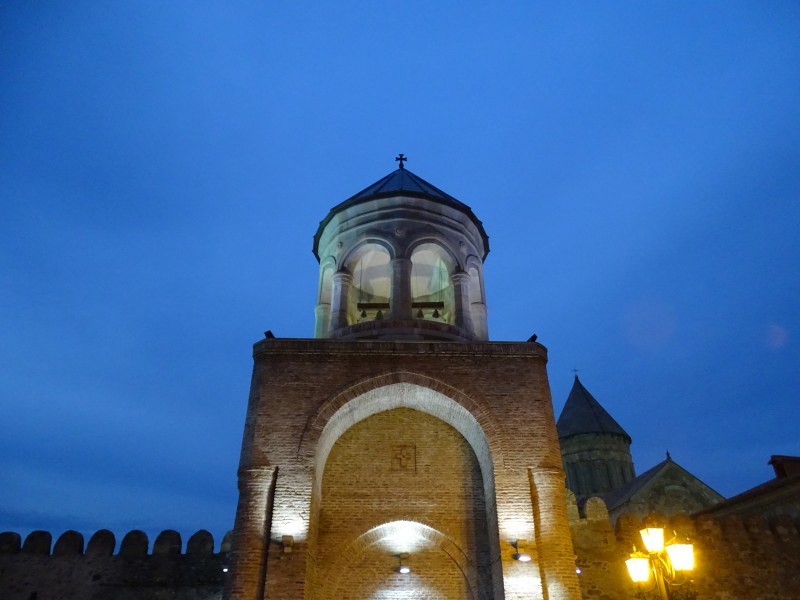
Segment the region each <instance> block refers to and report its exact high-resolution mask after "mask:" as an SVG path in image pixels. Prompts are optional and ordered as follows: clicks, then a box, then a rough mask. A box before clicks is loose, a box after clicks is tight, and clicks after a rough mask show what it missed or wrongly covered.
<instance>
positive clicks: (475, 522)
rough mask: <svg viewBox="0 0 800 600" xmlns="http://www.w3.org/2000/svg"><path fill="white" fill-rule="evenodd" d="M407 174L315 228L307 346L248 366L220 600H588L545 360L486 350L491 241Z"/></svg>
mask: <svg viewBox="0 0 800 600" xmlns="http://www.w3.org/2000/svg"><path fill="white" fill-rule="evenodd" d="M405 160H406V159H405V157H404V156H403V155H402V154H401V155H400V156H398V157H397V161H398V162H399V163H400V164H399V168H397V169H396V170H394V171H393V172H391V173H390V174H388V175H387V176H386V177H384V178H382V179H380V180H379V181H377V182H375V183H374V184H372V185H370V186H368V187H367V188H365V189H364V190H362V191H361V192H359V193H357V194H355V195H354V196H352V197H350V198H349V199H347V200H345V201H344V202H342V203H340V204H338V205H336V206H335V207H334V208H333V209H332V210H331V211H330V212H329V214H328V215H327V216H326V217H325V219H323V221H322V222H321V223H320V225H319V228H318V229H317V232H316V235H315V236H314V245H313V251H314V254H315V256H316V258H317V259H318V260H319V264H320V270H319V287H318V294H317V300H316V306H315V317H316V319H315V336H314V338H312V339H288V338H280V337H274V336H271V335H270V336H268V337H267V338H265V339H263V340H261V341H259V342H257V343H256V344H255V345H254V347H253V358H254V366H253V378H252V384H251V391H250V399H249V402H248V407H247V417H246V420H245V428H244V436H243V441H242V452H241V459H240V464H239V471H238V482H239V504H238V507H237V513H236V522H235V526H234V534H233V542H232V550H231V569H230V579H229V582H228V585H227V589H226V596H225V597H226V598H230V599H236V600H263V599H270V600H272V599H286V600H301V599H302V600H327V599H336V600H364V599H374V600H388V599H398V600H400V599H405V598H418V597H419V598H426V599H432V600H457V599H458V600H460V599H465V600H466V599H470V600H503V599H508V600H512V599H513V600H516V599H520V600H521V599H523V598H526V599H528V598H539V599H542V600H544V599H545V598H546V599H548V600H578V599H579V598H580V597H581V596H580V587H579V584H578V580H577V577H576V574H575V564H574V552H573V548H572V540H571V538H570V531H569V524H568V520H567V514H566V503H565V486H564V471H563V468H562V465H561V455H560V451H559V446H558V438H557V433H556V426H555V418H554V416H553V407H552V402H551V398H550V388H549V384H548V381H547V372H546V368H545V366H546V362H547V350H546V349H545V348H544V346H542V345H541V344H538V343H536V342H535V341H528V342H490V341H489V340H488V327H487V310H486V299H485V291H484V282H483V264H484V260H485V258H486V256H487V254H488V252H489V244H488V237H487V235H486V232H485V231H484V228H483V224H482V223H481V222H480V221H479V220H478V218H477V217H476V216H475V215H474V214H473V212H472V210H471V209H470V208H469V207H468V206H467V205H466V204H463V203H462V202H460V201H459V200H456V199H455V198H453V197H452V196H450V195H449V194H447V193H445V192H443V191H442V190H440V189H439V188H437V187H435V186H433V185H431V184H430V183H428V182H427V181H425V180H424V179H422V178H421V177H419V176H417V175H415V174H413V173H412V172H411V171H409V170H408V169H406V168H405V165H404V162H405Z"/></svg>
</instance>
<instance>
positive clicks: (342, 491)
mask: <svg viewBox="0 0 800 600" xmlns="http://www.w3.org/2000/svg"><path fill="white" fill-rule="evenodd" d="M312 487H313V491H312V505H311V514H310V517H311V518H310V522H309V526H310V527H309V542H310V544H311V550H312V554H313V555H314V556H315V557H316V558H315V561H314V562H315V566H314V570H315V573H314V577H313V578H311V579H313V580H314V581H315V583H314V590H313V591H311V593H310V597H314V598H327V597H336V598H344V597H345V596H346V594H345V596H342V595H341V594H342V593H343V592H341V591H340V590H334V589H333V588H332V587H331V581H332V580H333V578H335V577H339V575H338V574H337V573H335V572H333V571H331V569H330V566H329V565H332V564H336V561H337V557H339V556H340V555H342V556H343V555H344V554H343V553H344V552H345V550H344V549H345V548H348V547H349V546H350V544H352V543H354V542H353V540H354V539H355V538H358V536H360V535H362V534H363V532H365V531H372V530H373V529H375V528H377V527H383V525H385V524H386V521H390V522H397V521H414V522H425V523H428V524H429V525H426V526H427V527H432V528H435V529H436V530H438V531H440V533H441V535H443V536H445V537H447V538H448V539H451V541H452V544H453V545H454V547H455V548H458V549H459V552H460V553H461V554H462V555H463V556H464V563H463V564H461V565H460V566H459V565H454V564H452V558H448V556H449V555H447V556H444V555H442V556H439V555H440V554H442V552H443V550H442V549H441V547H436V548H429V547H428V546H427V545H426V544H427V542H425V540H427V539H428V538H426V537H425V536H424V535H422V534H420V533H419V529H418V528H417V529H414V528H412V529H411V530H409V531H411V533H412V534H413V535H410V536H409V535H406V537H405V538H403V536H402V535H400V534H399V532H398V529H397V528H396V527H395V528H394V529H392V528H386V527H384V528H383V529H381V530H380V531H381V532H382V534H381V536H382V537H379V538H376V537H374V536H373V537H372V538H370V539H371V540H372V542H371V545H370V547H371V548H372V549H371V550H369V552H368V553H367V554H368V556H367V555H366V554H365V555H364V556H362V557H361V558H359V561H361V562H359V563H358V566H357V571H358V572H359V573H361V574H362V576H364V577H366V574H370V575H369V577H371V578H372V581H373V583H372V584H371V585H373V587H372V588H370V589H369V590H367V589H361V588H359V589H361V591H360V592H359V593H360V594H367V595H362V596H361V597H375V598H378V597H381V596H380V595H375V594H377V591H379V590H380V589H384V587H385V585H388V584H390V583H391V581H392V577H394V575H396V573H394V572H393V571H391V569H389V568H387V564H389V563H391V562H392V561H395V560H398V559H397V557H396V555H397V554H399V553H401V552H408V553H410V554H411V553H413V552H417V553H419V552H423V551H424V552H429V553H432V554H428V555H426V556H427V559H426V560H427V561H428V563H427V564H429V565H431V569H430V570H428V571H427V575H425V577H423V575H422V574H421V573H418V574H417V575H416V577H418V579H417V580H416V584H415V585H416V587H413V589H414V590H416V591H415V593H417V592H420V590H423V589H426V590H428V587H430V585H431V581H433V580H431V579H430V577H433V578H434V580H435V579H436V578H442V577H443V578H444V579H443V581H445V580H448V581H451V583H452V585H450V586H449V587H448V586H445V587H443V588H441V586H440V588H441V589H440V588H436V589H435V590H434V589H433V588H431V589H430V590H428V591H427V592H426V594H428V596H427V597H436V598H441V599H442V600H444V599H445V598H447V599H450V598H453V599H455V598H465V597H474V598H487V599H488V598H494V597H497V596H496V590H495V588H494V586H493V585H492V581H494V580H495V579H496V578H500V579H497V580H498V581H500V580H501V579H502V575H501V573H500V572H499V561H497V560H496V559H497V557H498V556H499V536H498V528H497V514H496V504H495V490H494V468H493V461H492V455H491V451H490V448H489V444H488V441H487V438H486V436H485V434H484V432H483V430H482V428H481V426H480V424H479V423H478V421H477V420H476V418H475V416H473V415H472V414H471V413H470V411H468V410H467V409H466V408H465V407H464V406H462V405H461V404H459V403H457V402H456V401H455V400H453V399H451V398H449V397H447V396H445V395H444V394H442V393H440V392H437V391H435V390H433V389H430V388H425V387H422V386H420V385H416V384H410V383H394V384H389V385H386V386H383V387H380V388H377V389H373V390H370V391H368V392H366V393H364V394H361V395H360V396H357V397H355V398H353V399H352V400H350V401H349V402H347V403H346V404H344V405H342V406H341V407H340V408H339V409H338V410H337V411H335V412H334V413H333V414H332V416H331V417H330V419H328V420H327V423H326V424H325V427H324V428H323V429H322V432H321V434H320V437H319V440H318V442H317V444H316V452H315V477H314V482H313V486H312ZM391 531H394V534H392V535H390V534H389V533H387V532H391ZM403 539H405V547H403V544H402V543H401V542H402V541H403ZM420 543H422V546H420ZM437 553H438V554H437ZM445 554H446V553H445ZM445 558H447V561H445V562H442V561H443V560H444V559H445ZM387 561H389V562H388V563H387ZM433 565H438V566H436V567H435V568H433ZM448 565H449V566H448ZM455 566H458V569H457V571H452V569H453V568H454V567H455ZM339 568H340V567H336V569H339ZM348 568H349V567H348ZM345 570H347V569H345ZM456 572H458V573H461V575H460V577H461V579H462V580H463V581H462V582H461V583H458V582H457V581H455V580H453V577H454V574H455V573H456ZM426 578H427V579H426ZM465 578H466V579H465ZM470 578H472V580H473V581H474V584H467V583H464V582H468V581H469V580H470ZM348 585H352V586H355V587H359V586H360V585H361V584H360V583H358V584H357V583H355V582H351V584H348ZM420 586H421V587H420ZM464 586H466V587H464ZM345 587H347V586H345ZM387 589H389V590H390V591H391V590H392V589H394V588H392V586H391V585H390V586H389V588H387ZM431 590H433V591H431ZM469 590H472V591H469ZM395 591H397V590H395ZM373 592H374V593H373ZM420 593H421V592H420ZM331 594H333V595H331Z"/></svg>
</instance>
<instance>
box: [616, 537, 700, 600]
mask: <svg viewBox="0 0 800 600" xmlns="http://www.w3.org/2000/svg"><path fill="white" fill-rule="evenodd" d="M639 534H640V535H641V536H642V542H643V543H644V548H645V550H646V551H647V552H646V553H645V552H638V551H636V548H635V547H634V552H633V554H631V556H630V558H629V559H628V560H626V561H625V564H626V566H627V567H628V574H629V575H630V576H631V580H633V582H634V583H639V584H642V583H647V582H648V581H650V575H651V574H652V575H653V577H654V579H655V587H654V588H653V589H655V588H658V593H659V595H660V597H661V600H670V592H672V598H673V600H677V597H678V594H677V593H675V591H673V588H676V587H678V586H680V585H683V584H684V583H686V581H685V580H684V581H681V580H680V578H681V574H682V573H683V572H684V571H691V570H692V569H694V547H693V546H692V544H681V543H678V542H677V539H673V540H672V541H670V542H669V543H668V544H666V545H665V544H664V530H663V529H662V528H660V527H646V528H645V529H642V530H641V531H640V532H639Z"/></svg>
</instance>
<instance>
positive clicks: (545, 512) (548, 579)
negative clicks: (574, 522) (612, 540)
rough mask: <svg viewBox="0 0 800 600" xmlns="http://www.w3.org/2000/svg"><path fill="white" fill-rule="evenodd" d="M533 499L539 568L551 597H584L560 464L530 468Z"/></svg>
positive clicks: (554, 599) (569, 599) (562, 599)
mask: <svg viewBox="0 0 800 600" xmlns="http://www.w3.org/2000/svg"><path fill="white" fill-rule="evenodd" d="M528 477H529V479H530V485H531V497H532V500H533V516H534V531H535V535H536V548H537V550H538V552H539V571H540V573H541V576H542V587H543V588H545V589H546V590H547V593H546V595H545V598H546V599H547V600H581V587H580V583H579V582H578V576H577V574H576V573H575V553H574V550H573V547H572V536H571V534H570V530H569V519H568V518H567V504H566V492H565V488H564V471H563V470H561V469H560V468H558V467H539V468H536V469H529V470H528Z"/></svg>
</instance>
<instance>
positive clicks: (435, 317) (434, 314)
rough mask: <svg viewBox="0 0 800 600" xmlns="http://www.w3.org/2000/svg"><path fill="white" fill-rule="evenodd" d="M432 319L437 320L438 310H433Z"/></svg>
mask: <svg viewBox="0 0 800 600" xmlns="http://www.w3.org/2000/svg"><path fill="white" fill-rule="evenodd" d="M433 318H434V319H438V318H439V309H438V308H434V309H433Z"/></svg>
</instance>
